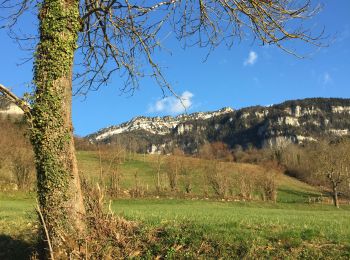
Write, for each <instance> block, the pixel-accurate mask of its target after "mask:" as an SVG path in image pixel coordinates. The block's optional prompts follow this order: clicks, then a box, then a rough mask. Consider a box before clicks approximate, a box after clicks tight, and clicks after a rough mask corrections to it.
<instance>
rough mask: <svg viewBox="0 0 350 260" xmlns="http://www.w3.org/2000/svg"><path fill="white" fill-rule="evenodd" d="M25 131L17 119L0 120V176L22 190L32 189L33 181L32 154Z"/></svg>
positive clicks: (24, 126)
mask: <svg viewBox="0 0 350 260" xmlns="http://www.w3.org/2000/svg"><path fill="white" fill-rule="evenodd" d="M26 131H27V126H26V124H25V123H24V122H22V121H20V120H19V119H11V118H9V119H0V136H1V138H0V174H1V176H2V179H3V180H6V181H7V182H8V183H9V184H10V183H15V184H16V185H17V188H18V189H23V190H28V189H31V188H33V184H34V181H35V170H34V169H35V167H34V154H33V150H32V147H31V145H30V142H29V140H28V137H27V135H26Z"/></svg>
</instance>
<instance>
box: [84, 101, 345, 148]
mask: <svg viewBox="0 0 350 260" xmlns="http://www.w3.org/2000/svg"><path fill="white" fill-rule="evenodd" d="M349 129H350V99H347V98H306V99H297V100H287V101H284V102H282V103H280V104H275V105H270V106H251V107H246V108H241V109H238V110H233V109H232V108H229V107H225V108H223V109H220V110H217V111H212V112H197V113H192V114H189V115H179V116H177V117H171V116H165V117H144V116H141V117H135V118H133V119H132V120H130V121H127V122H125V123H123V124H120V125H116V126H111V127H108V128H104V129H101V130H100V131H98V132H96V133H93V134H91V135H88V136H87V137H86V138H88V139H89V140H90V141H91V142H95V143H98V142H103V143H115V142H123V140H122V139H125V138H127V139H128V140H130V139H133V140H134V141H133V142H136V143H137V142H138V143H140V145H141V146H143V147H139V151H143V152H146V151H147V152H150V153H159V152H166V151H169V150H171V149H173V148H174V147H179V148H181V149H183V150H184V151H186V152H188V153H194V152H196V151H198V149H199V147H200V146H201V145H203V144H204V143H208V142H215V141H220V142H224V143H226V144H227V145H228V146H229V147H231V148H233V147H235V146H237V145H239V146H242V147H244V148H246V147H248V146H255V147H258V148H261V147H266V146H270V147H272V146H281V145H286V144H288V143H298V144H302V143H305V142H309V141H316V140H318V139H319V138H323V137H329V136H343V135H349V134H350V131H349ZM146 147H147V148H146Z"/></svg>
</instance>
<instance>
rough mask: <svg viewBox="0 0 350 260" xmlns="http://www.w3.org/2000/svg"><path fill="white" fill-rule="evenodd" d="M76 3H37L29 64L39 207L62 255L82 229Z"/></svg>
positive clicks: (68, 0) (57, 253)
mask: <svg viewBox="0 0 350 260" xmlns="http://www.w3.org/2000/svg"><path fill="white" fill-rule="evenodd" d="M78 4H79V2H78V1H76V0H46V1H44V2H43V4H42V6H41V9H40V12H39V20H40V41H39V44H38V46H37V50H36V54H35V63H34V84H35V87H36V90H35V96H34V103H33V108H32V124H33V127H32V133H31V141H32V144H33V147H34V152H35V159H36V169H37V186H38V199H39V204H40V210H41V212H42V215H43V219H44V222H45V226H46V228H47V231H48V234H49V239H50V240H51V244H52V247H53V251H54V255H55V256H58V257H56V258H65V254H67V250H66V249H67V248H68V247H69V246H70V247H76V245H77V243H76V242H77V241H78V240H79V239H81V238H82V237H83V235H84V232H85V228H86V227H85V223H84V218H83V217H84V213H85V210H84V204H83V197H82V192H81V187H80V180H79V174H78V167H77V161H76V157H75V148H74V141H73V133H72V119H71V103H72V66H73V58H74V51H75V49H76V41H77V37H78V32H79V29H80V23H79V21H80V19H79V6H78ZM45 239H47V238H45ZM68 242H69V244H70V245H69V246H68V245H67V243H68ZM72 242H73V243H72Z"/></svg>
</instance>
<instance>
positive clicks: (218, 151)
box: [198, 142, 234, 162]
mask: <svg viewBox="0 0 350 260" xmlns="http://www.w3.org/2000/svg"><path fill="white" fill-rule="evenodd" d="M198 156H199V157H200V158H203V159H207V160H212V159H216V160H221V161H226V162H231V161H233V159H234V157H233V155H232V152H231V151H230V150H229V148H228V146H227V144H225V143H223V142H213V143H207V144H204V145H202V146H201V147H200V149H199V152H198Z"/></svg>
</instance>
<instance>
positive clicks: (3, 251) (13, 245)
mask: <svg viewBox="0 0 350 260" xmlns="http://www.w3.org/2000/svg"><path fill="white" fill-rule="evenodd" d="M33 250H34V245H33V244H30V243H28V242H26V241H23V240H20V239H15V238H13V237H10V236H7V235H2V234H0V259H1V260H7V259H9V260H10V259H11V260H12V259H19V260H21V259H30V256H31V255H32V253H33Z"/></svg>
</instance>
